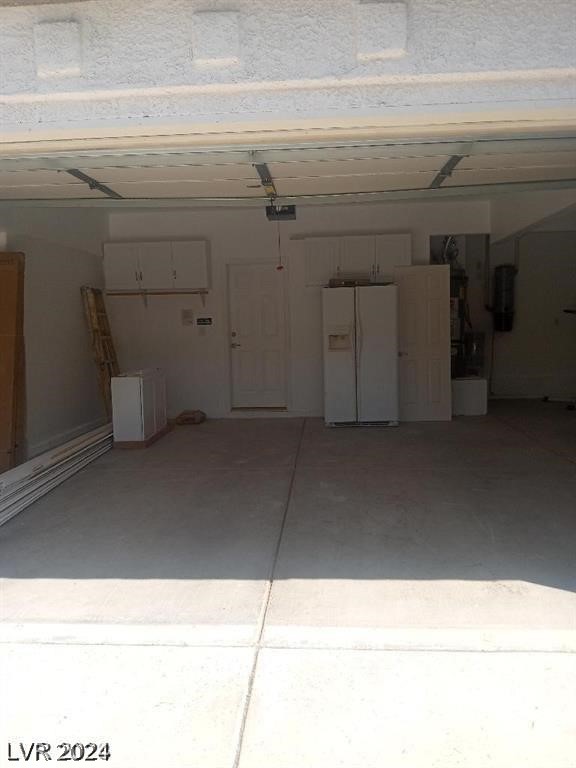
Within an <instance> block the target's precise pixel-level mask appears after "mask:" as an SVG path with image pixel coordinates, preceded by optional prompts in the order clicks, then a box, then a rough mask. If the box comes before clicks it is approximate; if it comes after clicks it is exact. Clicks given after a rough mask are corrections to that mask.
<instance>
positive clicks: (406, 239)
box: [375, 234, 412, 280]
mask: <svg viewBox="0 0 576 768" xmlns="http://www.w3.org/2000/svg"><path fill="white" fill-rule="evenodd" d="M375 244H376V264H377V266H378V274H379V276H380V278H381V279H384V280H393V279H394V267H409V266H410V265H411V264H412V237H411V235H409V234H398V235H377V236H376V238H375Z"/></svg>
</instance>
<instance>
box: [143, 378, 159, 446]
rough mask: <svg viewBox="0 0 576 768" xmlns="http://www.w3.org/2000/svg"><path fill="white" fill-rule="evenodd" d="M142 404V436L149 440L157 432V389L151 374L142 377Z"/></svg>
mask: <svg viewBox="0 0 576 768" xmlns="http://www.w3.org/2000/svg"><path fill="white" fill-rule="evenodd" d="M140 387H141V390H140V392H141V395H140V396H141V404H142V433H143V434H142V438H143V439H144V440H148V438H150V437H152V436H153V435H154V433H155V432H156V389H155V381H154V379H153V378H152V377H151V376H143V377H142V378H141V379H140Z"/></svg>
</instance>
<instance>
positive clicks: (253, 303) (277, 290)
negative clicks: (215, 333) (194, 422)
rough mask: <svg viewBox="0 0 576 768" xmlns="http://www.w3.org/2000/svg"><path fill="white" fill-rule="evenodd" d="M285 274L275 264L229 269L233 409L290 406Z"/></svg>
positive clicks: (232, 266)
mask: <svg viewBox="0 0 576 768" xmlns="http://www.w3.org/2000/svg"><path fill="white" fill-rule="evenodd" d="M284 275H285V272H283V271H279V270H277V269H276V265H275V264H273V263H266V264H231V265H230V266H229V280H228V291H229V305H230V353H231V369H232V407H233V408H285V407H286V336H285V308H284V283H283V280H284Z"/></svg>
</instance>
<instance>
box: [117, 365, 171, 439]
mask: <svg viewBox="0 0 576 768" xmlns="http://www.w3.org/2000/svg"><path fill="white" fill-rule="evenodd" d="M111 388H112V426H113V430H114V445H120V446H122V445H125V446H126V445H134V446H137V445H142V447H145V446H146V445H150V443H152V442H154V440H156V439H158V438H159V437H161V436H162V435H163V434H164V432H165V431H166V429H167V417H166V383H165V379H164V372H163V371H162V370H160V369H159V368H149V369H146V370H143V371H133V372H131V373H125V374H122V375H120V376H114V377H113V378H112V381H111Z"/></svg>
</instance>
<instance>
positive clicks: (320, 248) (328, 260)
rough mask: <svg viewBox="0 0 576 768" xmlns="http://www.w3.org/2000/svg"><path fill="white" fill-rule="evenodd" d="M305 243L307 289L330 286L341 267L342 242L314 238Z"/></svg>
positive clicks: (335, 239) (334, 239) (325, 238)
mask: <svg viewBox="0 0 576 768" xmlns="http://www.w3.org/2000/svg"><path fill="white" fill-rule="evenodd" d="M304 243H305V244H304V258H305V268H306V277H305V280H306V288H312V287H323V286H325V285H328V281H329V280H330V278H331V277H335V276H336V270H337V267H338V266H339V256H340V240H339V239H338V238H337V237H314V238H311V239H310V240H305V241H304Z"/></svg>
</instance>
